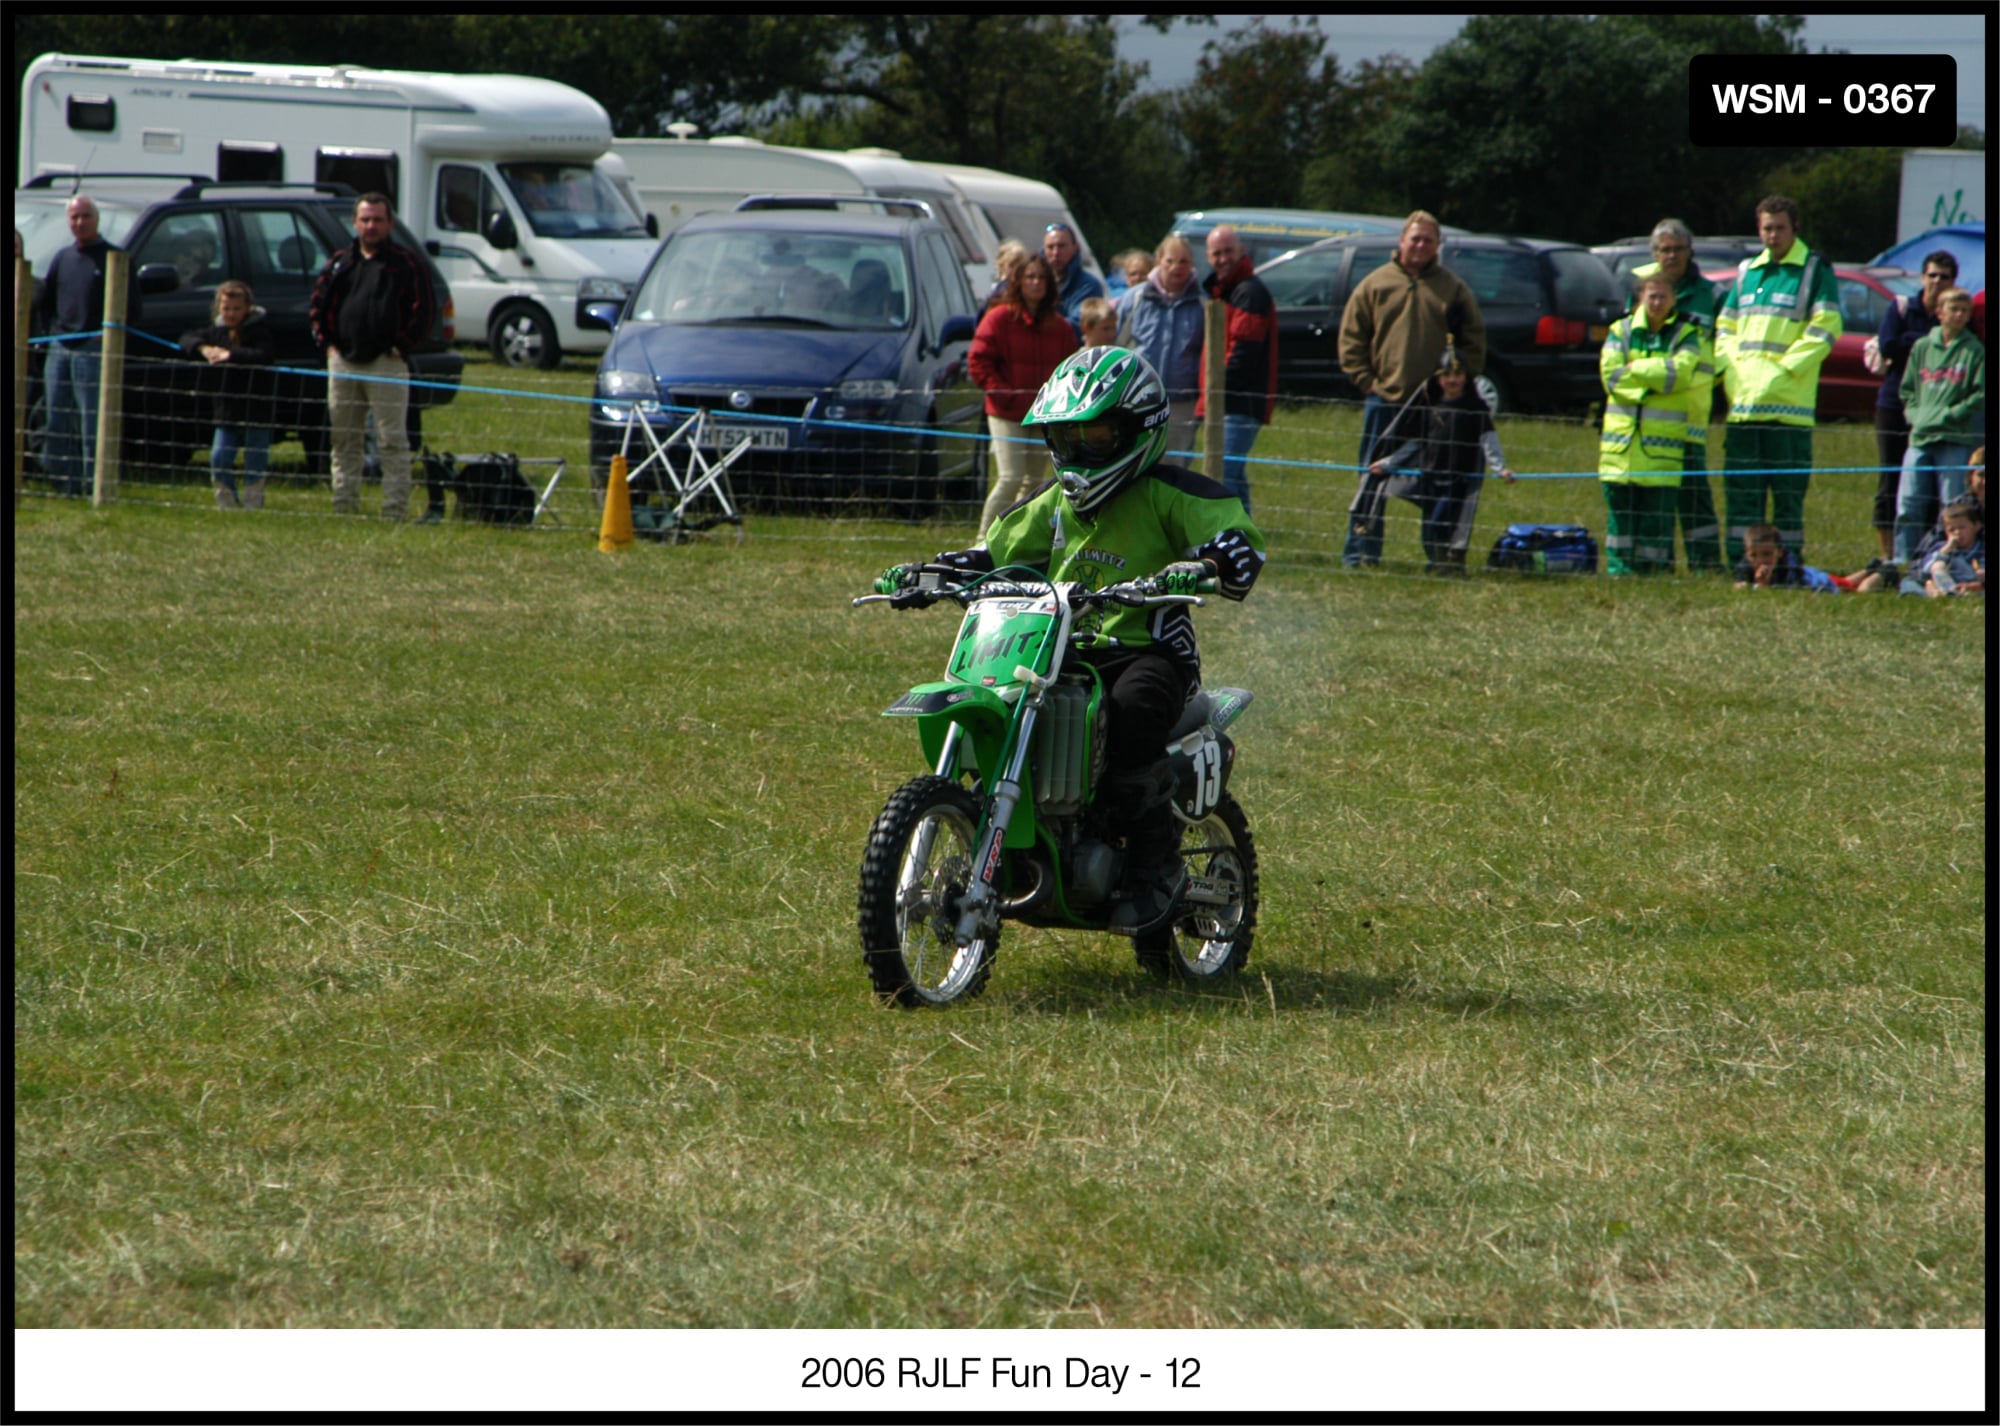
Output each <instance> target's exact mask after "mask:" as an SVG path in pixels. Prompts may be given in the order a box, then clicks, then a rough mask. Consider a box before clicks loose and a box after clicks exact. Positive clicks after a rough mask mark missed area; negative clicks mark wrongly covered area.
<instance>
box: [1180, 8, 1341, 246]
mask: <svg viewBox="0 0 2000 1426" xmlns="http://www.w3.org/2000/svg"><path fill="white" fill-rule="evenodd" d="M1339 92H1340V64H1339V61H1338V60H1337V59H1335V58H1333V57H1332V56H1330V55H1328V54H1327V53H1326V36H1325V35H1323V34H1321V33H1320V30H1319V21H1318V20H1316V19H1308V20H1307V21H1306V22H1305V23H1304V24H1303V25H1301V24H1300V23H1299V22H1298V20H1297V19H1294V20H1293V22H1292V26H1291V28H1290V29H1288V30H1274V29H1272V28H1270V27H1269V26H1267V25H1259V26H1257V27H1256V28H1255V29H1242V30H1238V31H1236V32H1234V33H1233V34H1231V35H1230V36H1228V38H1226V39H1223V40H1210V41H1209V42H1208V43H1207V44H1205V45H1203V46H1202V53H1201V58H1200V60H1199V61H1197V63H1196V66H1195V77H1194V82H1193V83H1192V84H1191V85H1189V86H1188V88H1187V89H1186V91H1185V92H1184V93H1183V95H1182V96H1181V99H1180V102H1179V104H1178V106H1177V109H1176V118H1177V120H1178V123H1179V126H1180V130H1181V133H1182V135H1183V136H1184V137H1185V138H1186V140H1187V144H1188V149H1189V156H1190V158H1191V160H1192V162H1193V166H1194V172H1195V173H1197V174H1199V175H1200V182H1201V191H1200V197H1199V199H1198V200H1191V201H1196V202H1197V203H1198V206H1201V207H1225V206H1242V205H1251V206H1261V207H1273V208H1295V207H1298V206H1299V204H1300V193H1301V189H1302V184H1303V180H1304V176H1305V171H1306V166H1307V165H1308V164H1309V163H1310V162H1311V161H1312V159H1313V157H1314V156H1315V155H1317V154H1318V153H1320V152H1321V150H1322V149H1323V148H1324V147H1325V146H1326V144H1327V141H1328V139H1329V137H1330V134H1331V123H1330V121H1331V106H1332V100H1333V98H1334V96H1336V95H1337V94H1338V93H1339Z"/></svg>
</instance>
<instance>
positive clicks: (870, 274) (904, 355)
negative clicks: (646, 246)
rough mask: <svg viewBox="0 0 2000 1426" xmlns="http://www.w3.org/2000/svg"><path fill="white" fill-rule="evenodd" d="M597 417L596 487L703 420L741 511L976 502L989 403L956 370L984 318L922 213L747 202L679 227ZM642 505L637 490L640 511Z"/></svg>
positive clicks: (604, 382) (610, 367)
mask: <svg viewBox="0 0 2000 1426" xmlns="http://www.w3.org/2000/svg"><path fill="white" fill-rule="evenodd" d="M579 306H580V309H581V310H579V312H578V322H579V324H580V325H582V324H587V325H593V326H608V327H611V328H612V329H613V335H612V339H611V346H610V348H609V349H608V350H607V351H606V352H605V353H604V359H603V361H602V362H601V363H600V364H599V366H598V371H597V385H596V392H595V395H594V397H593V399H592V401H591V405H590V463H591V472H592V482H593V484H594V485H595V486H597V487H598V488H600V489H601V488H602V487H603V485H604V482H605V480H606V478H607V476H608V474H609V471H610V466H611V458H612V457H613V456H614V455H616V454H618V453H619V452H620V451H621V450H622V451H624V452H625V454H626V456H627V459H628V461H629V462H630V464H631V465H632V466H634V467H637V466H638V465H639V461H640V458H641V457H642V456H644V455H645V454H646V453H647V452H648V450H649V449H650V447H649V445H648V443H647V442H646V441H645V440H644V438H643V433H642V432H640V431H638V430H637V429H628V422H630V421H632V420H634V419H637V420H643V421H647V422H649V423H651V424H652V426H653V428H654V430H655V431H656V432H658V433H659V434H661V435H663V436H664V435H665V434H666V432H668V431H670V430H671V429H673V428H674V427H675V426H678V425H680V424H681V423H682V422H683V421H685V420H686V419H687V417H688V415H689V414H690V413H692V412H693V411H695V410H697V409H703V408H705V409H707V410H708V411H710V412H711V413H712V418H711V420H710V421H709V422H708V424H707V426H706V430H707V432H708V433H709V434H708V436H707V441H708V442H709V443H711V444H712V446H713V451H712V452H711V454H715V453H719V452H721V451H723V450H726V449H728V448H729V447H731V446H733V445H736V444H739V443H740V444H747V445H748V446H749V449H748V450H747V451H745V452H744V453H743V454H742V455H741V456H739V457H738V458H737V460H736V463H735V465H734V466H733V467H732V468H731V484H732V486H733V488H734V491H735V493H736V496H737V498H738V500H739V502H741V503H742V504H744V505H746V506H750V507H753V508H755V507H762V508H766V509H791V510H794V511H798V510H801V509H804V508H812V509H815V510H819V511H825V510H827V509H834V510H838V509H840V508H843V507H846V508H852V509H855V510H857V511H859V510H862V509H864V508H865V509H870V510H884V509H886V510H887V511H889V512H890V513H894V514H898V515H905V516H910V517H921V516H925V515H928V514H931V513H933V512H934V511H935V510H936V509H937V508H938V506H939V505H940V504H944V503H961V504H964V503H974V502H977V501H978V500H979V499H981V498H982V496H983V494H984V491H985V472H986V441H985V438H984V432H985V423H984V416H983V410H984V396H983V394H982V393H981V392H980V390H979V388H978V387H977V386H975V385H974V384H973V383H972V380H971V375H970V373H969V371H968V370H967V362H966V358H967V355H968V353H969V351H970V349H971V341H972V335H973V332H974V329H975V317H976V314H977V313H978V310H979V308H978V305H977V304H976V302H975V301H974V298H973V295H972V290H971V288H970V287H969V286H968V285H967V283H966V279H965V269H964V268H963V266H961V265H960V263H959V261H958V258H957V256H956V254H955V253H954V252H953V250H952V246H951V239H950V236H949V235H948V234H947V233H946V231H945V229H944V228H943V226H942V225H941V224H939V223H938V222H937V221H936V220H935V219H934V218H933V217H932V216H931V215H930V213H929V211H928V209H927V208H926V207H925V205H924V204H922V203H921V202H919V201H916V200H909V199H888V200H884V199H863V198H857V197H855V196H853V195H841V196H838V197H835V196H826V197H820V196H809V195H787V196H784V197H776V198H748V199H745V200H744V201H743V202H742V203H741V204H739V205H738V206H737V208H736V210H735V211H733V212H728V213H704V214H701V215H699V216H697V217H694V218H691V219H689V220H688V221H687V222H685V223H683V224H682V225H681V226H680V227H678V228H676V229H675V230H674V231H673V233H672V234H671V235H670V236H669V237H668V238H667V240H666V241H665V242H664V243H662V244H661V245H660V249H659V251H658V252H657V253H655V254H654V256H653V260H652V263H651V265H650V266H649V267H648V268H647V269H646V273H645V276H644V277H642V278H641V279H640V280H639V283H638V285H637V286H636V287H635V288H633V290H632V292H631V294H630V295H629V296H628V297H627V298H626V301H625V303H624V305H623V307H622V308H616V307H614V306H612V305H611V304H608V303H588V304H579ZM649 493H650V492H649V491H644V490H641V489H638V488H636V487H635V489H634V491H633V494H634V497H635V499H643V498H644V497H645V496H646V495H647V494H649Z"/></svg>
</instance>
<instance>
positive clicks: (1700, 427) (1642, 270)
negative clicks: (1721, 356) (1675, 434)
mask: <svg viewBox="0 0 2000 1426" xmlns="http://www.w3.org/2000/svg"><path fill="white" fill-rule="evenodd" d="M1659 270H1660V265H1659V264H1658V263H1657V262H1649V263H1643V264H1641V265H1640V266H1638V267H1635V268H1633V269H1632V278H1633V280H1634V281H1635V282H1636V281H1638V280H1639V279H1640V278H1644V277H1651V276H1652V275H1653V274H1654V273H1656V272H1658V271H1659ZM1674 310H1675V311H1676V312H1678V313H1680V315H1681V316H1683V317H1685V318H1687V319H1688V320H1689V321H1690V322H1692V323H1694V324H1695V326H1696V327H1698V328H1700V329H1701V361H1700V363H1699V364H1698V365H1697V366H1696V367H1695V369H1694V385H1692V386H1690V387H1689V388H1688V440H1689V442H1691V443H1692V444H1694V445H1698V446H1699V445H1704V444H1706V443H1707V441H1708V415H1709V412H1710V411H1712V410H1714V409H1715V383H1716V379H1717V376H1716V370H1715V284H1714V283H1713V282H1711V281H1709V280H1708V279H1707V278H1706V277H1703V276H1702V274H1701V269H1700V268H1698V267H1696V266H1695V265H1694V263H1693V262H1692V261H1690V262H1689V263H1688V270H1687V275H1686V276H1685V277H1683V278H1682V279H1681V280H1680V283H1679V285H1678V286H1676V287H1675V288H1674Z"/></svg>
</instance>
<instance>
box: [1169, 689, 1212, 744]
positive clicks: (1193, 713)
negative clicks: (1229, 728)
mask: <svg viewBox="0 0 2000 1426" xmlns="http://www.w3.org/2000/svg"><path fill="white" fill-rule="evenodd" d="M1214 711H1215V707H1214V704H1212V703H1211V702H1210V701H1209V697H1208V694H1207V692H1206V691H1204V690H1202V689H1199V688H1197V689H1196V690H1195V691H1194V694H1193V696H1191V697H1190V698H1189V699H1188V701H1187V707H1185V708H1183V709H1181V716H1180V717H1179V718H1178V719H1176V720H1175V722H1174V726H1173V729H1172V731H1170V732H1169V733H1168V734H1167V741H1168V742H1169V743H1178V742H1179V741H1180V740H1181V739H1182V738H1185V737H1186V736H1187V735H1188V734H1189V733H1192V732H1193V731H1194V730H1195V729H1197V728H1199V727H1200V726H1201V725H1202V724H1204V723H1206V722H1207V721H1208V717H1209V714H1210V713H1212V712H1214Z"/></svg>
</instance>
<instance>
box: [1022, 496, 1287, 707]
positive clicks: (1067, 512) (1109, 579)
mask: <svg viewBox="0 0 2000 1426" xmlns="http://www.w3.org/2000/svg"><path fill="white" fill-rule="evenodd" d="M986 549H987V553H988V554H989V555H990V557H991V558H992V560H993V563H994V565H995V566H996V567H997V566H1002V565H1009V564H1021V565H1031V566H1033V567H1034V568H1036V569H1041V570H1046V571H1047V573H1048V576H1049V578H1050V579H1052V580H1063V581H1074V582H1076V583H1078V584H1081V585H1083V586H1084V587H1085V588H1086V589H1100V588H1102V587H1103V586H1105V585H1107V584H1115V583H1117V582H1118V581H1119V580H1121V579H1137V578H1139V577H1140V576H1142V575H1148V574H1155V573H1158V572H1159V571H1160V570H1161V569H1163V568H1165V567H1166V566H1167V565H1170V564H1173V563H1174V562H1176V561H1178V560H1193V559H1207V560H1213V561H1214V562H1215V565H1216V568H1217V571H1218V579H1219V582H1220V585H1221V590H1222V593H1223V595H1224V596H1225V597H1226V598H1230V599H1241V598H1243V596H1244V595H1246V594H1248V593H1249V592H1250V586H1251V584H1252V583H1254V582H1255V580H1256V578H1257V573H1258V571H1259V570H1261V569H1262V568H1263V565H1264V536H1263V533H1262V532H1261V531H1260V530H1258V528H1257V527H1256V525H1255V524H1253V523H1252V522H1251V519H1250V515H1249V512H1248V511H1246V510H1245V509H1244V508H1243V502H1242V501H1241V500H1238V499H1237V498H1236V497H1235V496H1234V495H1231V494H1229V493H1228V492H1227V491H1225V490H1224V489H1223V488H1222V487H1221V486H1220V485H1218V484H1217V483H1216V482H1214V481H1212V480H1210V479H1208V478H1207V477H1205V476H1201V475H1196V474H1195V473H1194V472H1193V471H1190V470H1184V469H1182V468H1181V467H1180V466H1174V465H1165V464H1162V465H1156V466H1154V467H1153V468H1152V469H1151V470H1149V471H1147V472H1146V474H1144V475H1142V476H1140V477H1139V478H1138V479H1137V480H1135V481H1133V482H1132V483H1131V484H1130V485H1128V486H1126V487H1125V488H1124V489H1123V490H1121V491H1119V492H1118V493H1117V494H1116V495H1115V496H1113V497H1112V498H1111V499H1110V500H1109V501H1108V502H1107V503H1106V504H1104V505H1103V506H1102V507H1101V508H1100V509H1099V510H1098V511H1097V513H1096V515H1095V517H1091V516H1086V515H1079V514H1077V512H1076V511H1075V509H1073V508H1072V507H1071V505H1070V503H1069V501H1068V500H1067V499H1065V498H1064V496H1063V492H1062V487H1061V485H1060V484H1050V485H1048V486H1045V487H1044V488H1043V489H1042V490H1040V491H1038V492H1037V493H1036V494H1034V495H1031V496H1029V497H1028V498H1027V499H1026V500H1024V501H1022V502H1021V503H1020V504H1019V505H1016V506H1015V507H1014V508H1013V509H1011V510H1009V511H1008V512H1007V513H1006V514H1004V515H1002V516H1001V517H1000V518H999V519H998V520H995V521H994V522H993V525H992V528H991V529H989V530H988V531H987V532H986ZM1092 617H1093V618H1094V619H1095V620H1096V622H1095V624H1094V625H1089V626H1083V627H1094V628H1095V629H1097V631H1098V632H1101V633H1103V634H1106V635H1108V636H1110V637H1112V638H1115V639H1117V640H1118V641H1119V642H1120V643H1122V644H1123V645H1124V646H1125V647H1127V648H1147V647H1154V646H1157V647H1156V650H1155V651H1157V652H1164V653H1168V654H1170V655H1172V656H1173V657H1176V658H1179V659H1181V660H1183V661H1184V662H1186V663H1188V664H1190V665H1193V666H1195V667H1196V668H1199V666H1200V663H1201V658H1200V654H1199V652H1198V650H1197V648H1196V645H1195V638H1194V621H1193V620H1192V619H1190V618H1189V617H1188V609H1187V606H1185V605H1178V604H1176V605H1162V606H1159V607H1156V608H1152V609H1133V608H1128V607H1126V606H1124V605H1118V606H1114V607H1111V608H1108V609H1104V610H1101V611H1098V613H1097V614H1095V615H1093V616H1092Z"/></svg>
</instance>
